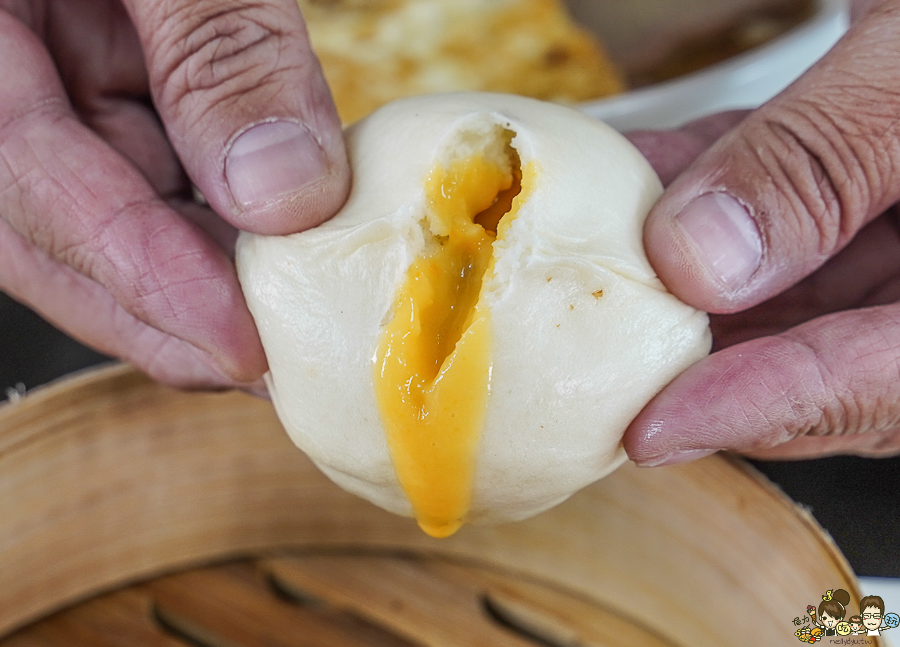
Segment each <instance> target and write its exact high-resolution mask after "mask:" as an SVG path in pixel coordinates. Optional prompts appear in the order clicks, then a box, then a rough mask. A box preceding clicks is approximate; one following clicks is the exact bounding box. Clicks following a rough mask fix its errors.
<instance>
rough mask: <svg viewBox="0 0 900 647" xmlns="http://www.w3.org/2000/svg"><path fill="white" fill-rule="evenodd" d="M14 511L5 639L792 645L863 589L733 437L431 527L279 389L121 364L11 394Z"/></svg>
mask: <svg viewBox="0 0 900 647" xmlns="http://www.w3.org/2000/svg"><path fill="white" fill-rule="evenodd" d="M0 527H2V529H3V531H2V534H0V646H2V647H20V646H24V645H41V646H43V645H70V646H71V645H74V646H78V645H92V646H101V647H102V646H103V645H171V646H178V645H182V646H183V645H185V644H195V645H196V644H200V645H209V646H210V647H224V646H226V645H227V646H230V647H254V646H256V645H270V646H271V645H285V646H290V645H316V646H322V647H327V646H329V645H347V646H351V647H352V646H353V645H382V646H387V645H392V646H399V645H407V646H411V645H433V646H435V647H444V646H451V645H454V646H455V645H460V646H462V645H466V646H468V645H486V646H491V647H494V646H497V647H503V646H506V645H512V646H520V647H533V646H534V645H544V646H547V645H555V646H557V647H562V646H568V647H574V646H583V647H584V646H600V645H606V646H612V645H628V646H631V645H634V646H637V645H642V646H649V647H656V646H663V645H670V646H671V645H678V646H688V645H690V646H692V647H704V646H713V645H715V646H716V647H720V646H722V645H754V646H755V645H782V644H783V645H796V644H798V643H797V639H796V638H795V637H794V633H793V632H794V630H795V627H794V626H793V624H792V620H793V618H795V617H796V616H799V615H802V614H803V612H804V611H805V609H806V606H807V604H809V603H813V604H817V603H818V601H819V600H821V596H822V593H823V592H824V591H826V590H827V589H836V588H844V589H846V590H847V591H849V592H850V594H851V598H854V599H856V600H858V599H859V589H858V586H857V583H856V581H855V579H854V576H853V574H852V572H851V570H850V568H849V567H848V565H847V563H846V562H845V560H844V558H843V557H842V556H841V554H840V553H839V551H838V550H837V548H836V547H835V546H834V544H833V543H832V542H831V541H830V539H829V538H828V537H827V536H826V535H825V534H824V533H823V532H822V531H821V530H820V528H819V527H818V526H817V525H816V523H815V522H814V521H813V519H812V518H811V517H810V516H809V515H808V514H806V513H805V512H803V511H801V510H799V509H797V508H796V507H795V506H794V505H793V504H792V503H791V502H790V501H789V500H788V499H787V498H786V497H785V496H783V495H782V494H781V493H780V492H779V491H778V490H777V489H776V488H774V487H773V486H771V485H770V484H769V483H768V482H766V481H765V480H764V479H763V478H762V477H761V476H760V475H758V474H757V473H756V472H754V471H753V470H752V469H751V468H750V467H748V466H747V465H745V464H743V463H742V462H740V461H738V460H736V459H732V458H728V457H723V456H712V457H709V458H706V459H703V460H701V461H697V462H695V463H691V464H687V465H682V466H676V467H669V468H658V469H638V468H635V467H633V466H630V465H629V466H625V467H624V468H622V469H621V470H619V471H618V472H616V473H615V474H613V475H612V476H610V477H608V478H606V479H604V480H602V481H600V482H598V483H596V484H594V485H592V486H590V487H588V488H585V489H584V490H582V491H581V492H579V493H577V494H576V495H575V496H573V497H572V498H571V499H570V500H569V501H568V502H566V503H565V504H563V505H561V506H558V507H557V508H554V509H552V510H550V511H548V512H546V513H544V514H541V515H539V516H537V517H535V518H533V519H529V520H527V521H523V522H519V523H514V524H509V525H503V526H496V527H478V526H474V527H465V528H463V529H462V530H461V531H460V532H459V533H458V534H457V535H455V536H453V537H451V538H449V539H444V540H436V539H432V538H429V537H427V536H425V535H424V534H423V533H422V532H421V531H419V530H418V528H417V527H416V526H415V524H414V523H413V522H412V521H410V520H408V519H403V518H400V517H396V516H393V515H391V514H388V513H385V512H383V511H381V510H380V509H377V508H375V507H373V506H372V505H370V504H368V503H367V502H365V501H362V500H360V499H357V498H355V497H353V496H351V495H349V494H346V493H345V492H343V491H342V490H340V489H339V488H337V487H336V486H334V485H333V484H331V482H329V481H328V480H327V479H326V478H325V477H323V476H322V475H321V474H320V473H319V472H318V471H317V470H316V469H315V468H314V467H313V466H312V464H311V463H310V462H309V461H308V460H307V459H306V458H305V457H304V455H303V454H302V453H301V452H300V451H298V450H297V449H296V448H294V446H293V445H292V444H291V442H290V440H289V439H288V438H287V436H286V434H285V433H284V431H283V430H282V429H281V426H280V425H279V423H278V421H277V419H276V418H275V416H274V414H273V410H272V407H271V405H270V404H269V403H267V402H265V401H262V400H259V399H256V398H253V397H251V396H248V395H245V394H242V393H236V392H230V393H187V392H179V391H175V390H172V389H169V388H166V387H163V386H160V385H158V384H155V383H153V382H152V381H150V380H148V379H147V378H145V377H143V376H142V375H141V374H139V373H138V372H136V371H135V370H133V369H131V368H129V367H126V366H121V365H117V366H112V367H107V368H103V369H99V370H94V371H89V372H87V373H84V374H81V375H78V376H74V377H72V378H68V379H66V380H63V381H61V382H59V383H57V384H55V385H52V386H49V387H46V388H44V389H40V390H38V391H35V392H33V393H30V394H29V395H27V396H25V397H24V398H22V399H21V400H19V401H17V402H13V403H9V404H6V405H4V406H3V407H0ZM874 644H878V642H877V640H876V641H874Z"/></svg>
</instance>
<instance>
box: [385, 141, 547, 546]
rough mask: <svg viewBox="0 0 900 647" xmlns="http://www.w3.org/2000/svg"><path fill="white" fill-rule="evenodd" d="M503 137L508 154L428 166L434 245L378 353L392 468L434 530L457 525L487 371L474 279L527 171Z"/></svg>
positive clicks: (440, 533)
mask: <svg viewBox="0 0 900 647" xmlns="http://www.w3.org/2000/svg"><path fill="white" fill-rule="evenodd" d="M503 137H504V140H505V151H506V159H491V156H489V155H486V154H474V155H472V156H469V157H465V158H461V159H458V160H455V161H453V162H452V163H450V164H449V165H448V166H446V167H445V166H443V165H440V164H439V165H437V166H436V167H435V168H434V169H433V170H432V171H431V173H430V174H429V176H428V178H427V180H426V184H425V195H426V208H427V217H426V222H427V227H428V229H429V230H430V234H431V236H432V238H433V245H430V246H428V248H427V249H428V251H427V252H426V253H425V254H424V255H423V256H421V257H419V258H417V259H416V260H415V261H414V262H413V263H412V264H411V265H410V267H409V269H408V271H407V274H406V277H405V279H404V281H403V283H402V284H401V286H400V288H399V290H398V291H397V294H396V295H395V298H394V308H393V317H392V319H391V321H390V322H389V323H388V325H387V326H386V327H385V329H384V331H383V332H382V334H381V339H380V342H379V344H378V350H377V352H376V356H375V360H376V361H375V381H374V383H375V395H376V399H377V401H378V407H379V410H380V413H381V417H382V421H383V423H384V428H385V434H386V437H387V441H388V447H389V449H390V453H391V460H392V462H393V465H394V471H395V472H396V474H397V478H398V480H399V482H400V485H401V486H402V487H403V489H404V491H405V492H406V496H407V498H408V499H409V501H410V503H411V504H412V507H413V511H414V513H415V516H416V520H417V521H418V523H419V526H420V527H421V528H422V530H424V531H425V532H426V533H428V534H429V535H431V536H433V537H447V536H449V535H452V534H453V533H454V532H456V531H457V530H458V529H459V527H460V526H461V525H462V524H463V523H464V521H465V517H466V514H467V512H468V510H469V507H470V504H471V500H472V487H473V481H474V472H475V454H476V449H477V445H478V440H479V438H480V436H481V429H482V426H483V423H484V415H485V409H486V406H487V401H488V396H489V394H490V381H491V327H490V316H489V312H488V308H487V307H486V306H485V305H484V304H483V302H482V300H481V288H482V283H483V280H484V277H485V276H490V273H491V272H492V265H493V261H492V259H493V243H494V241H495V240H496V239H497V236H498V234H497V232H498V228H499V231H500V236H501V237H502V235H503V231H504V230H505V229H506V228H507V227H508V225H509V222H511V221H512V219H513V218H514V217H515V214H516V211H517V209H518V207H519V205H520V204H521V203H522V202H523V201H524V199H525V192H524V191H522V187H523V186H529V185H530V184H531V182H530V181H531V177H530V176H531V175H533V169H532V168H531V165H528V166H527V167H526V168H525V169H524V170H523V169H521V166H520V162H519V157H518V155H517V154H516V151H515V149H513V148H512V146H511V143H510V142H511V140H512V137H513V133H512V132H510V131H503ZM494 157H496V156H494ZM523 175H524V177H523ZM426 233H428V232H426Z"/></svg>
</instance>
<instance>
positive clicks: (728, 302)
mask: <svg viewBox="0 0 900 647" xmlns="http://www.w3.org/2000/svg"><path fill="white" fill-rule="evenodd" d="M644 246H645V249H646V251H647V257H648V258H649V260H650V263H651V264H652V265H653V267H654V269H655V270H656V272H657V274H658V275H659V277H660V279H661V280H662V282H663V283H664V284H665V285H666V287H667V288H668V289H669V290H670V291H671V292H672V293H673V294H674V295H675V296H677V297H678V298H680V299H681V300H682V301H684V302H685V303H688V304H690V305H692V306H694V307H695V308H699V309H700V310H704V311H706V312H715V313H731V312H736V311H738V310H741V309H744V308H746V307H749V306H750V305H753V304H754V302H755V301H754V300H755V299H756V298H757V295H755V294H754V293H753V292H752V290H751V288H752V287H753V285H752V284H753V278H754V276H755V275H756V273H757V272H758V271H759V269H760V266H761V265H762V262H763V254H764V244H763V238H762V235H761V233H760V229H759V227H758V225H757V223H756V221H755V219H754V218H753V216H752V215H751V212H750V210H749V208H748V207H747V206H746V205H744V204H743V203H742V202H741V201H739V200H737V199H736V198H734V197H733V196H731V195H730V194H728V193H726V192H724V191H716V192H708V193H701V194H699V195H691V194H690V193H688V192H682V193H681V194H680V195H679V193H674V194H667V195H664V196H663V198H662V199H661V200H660V202H659V203H658V204H657V205H656V206H655V207H654V209H653V211H652V212H651V214H650V216H649V217H648V218H647V222H646V224H645V227H644Z"/></svg>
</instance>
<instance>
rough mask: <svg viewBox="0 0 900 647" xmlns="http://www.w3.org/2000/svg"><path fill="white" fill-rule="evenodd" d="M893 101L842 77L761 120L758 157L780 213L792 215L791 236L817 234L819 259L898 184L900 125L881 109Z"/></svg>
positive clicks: (851, 233)
mask: <svg viewBox="0 0 900 647" xmlns="http://www.w3.org/2000/svg"><path fill="white" fill-rule="evenodd" d="M873 92H875V93H879V95H878V97H877V98H876V97H874V96H872V94H873ZM897 103H900V98H894V99H893V100H892V101H888V102H886V97H884V96H881V94H880V91H878V90H874V89H872V88H871V87H867V86H866V85H865V84H864V83H863V82H862V81H860V82H859V83H858V84H856V83H848V82H847V81H846V79H844V81H843V82H842V83H841V85H840V86H835V87H833V88H824V89H822V88H820V91H819V92H817V93H816V94H815V95H810V96H807V97H804V98H803V99H799V100H798V99H794V100H793V102H792V103H791V105H789V106H783V107H782V108H781V109H780V110H778V111H776V112H775V113H774V114H772V115H769V116H768V117H767V122H766V128H765V132H766V133H767V134H768V138H767V139H766V140H765V142H764V143H763V144H762V146H761V149H762V150H763V153H761V154H760V157H761V159H762V161H763V163H764V165H765V166H766V170H767V171H768V174H769V176H770V177H772V178H773V179H774V181H775V182H776V188H777V189H778V190H779V196H780V199H782V200H784V201H785V204H784V205H783V207H784V208H783V209H782V210H781V213H783V214H788V215H793V217H794V218H795V221H794V222H793V223H792V224H793V226H794V227H795V228H796V229H797V233H798V234H799V235H801V236H803V237H804V238H806V239H808V236H810V235H815V236H817V237H818V241H819V252H820V253H821V254H822V255H826V256H829V255H832V254H833V253H834V252H836V251H837V250H838V249H840V248H841V247H843V246H844V245H845V244H846V243H847V242H848V241H849V240H850V239H851V238H852V237H853V236H854V235H855V234H856V232H857V231H858V230H859V228H860V227H861V226H862V225H863V224H864V222H865V221H866V220H867V219H868V218H869V217H870V216H871V215H872V214H873V213H874V211H875V210H881V209H883V208H885V207H886V206H887V205H885V204H883V201H884V200H885V196H886V195H888V193H889V192H890V191H891V187H892V186H895V185H896V184H897V180H898V177H897V168H896V166H897V161H898V160H900V141H898V137H897V134H896V132H895V131H896V129H897V126H898V121H900V120H898V119H897V117H896V116H894V115H893V114H890V112H889V111H887V110H886V109H884V108H883V106H885V105H887V104H889V105H897ZM892 131H894V132H892Z"/></svg>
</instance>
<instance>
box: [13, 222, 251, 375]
mask: <svg viewBox="0 0 900 647" xmlns="http://www.w3.org/2000/svg"><path fill="white" fill-rule="evenodd" d="M0 290H2V291H3V292H6V293H7V294H9V295H10V296H11V297H13V298H14V299H16V300H17V301H20V302H21V303H24V304H25V305H27V306H29V307H31V308H32V309H35V310H37V311H38V312H40V314H41V315H42V316H43V317H44V318H45V319H46V320H47V321H49V322H50V323H52V324H53V325H55V326H56V327H58V328H60V329H62V330H65V331H66V332H67V333H68V334H69V335H70V336H72V337H74V338H75V339H77V340H79V341H81V342H82V343H84V344H86V345H88V346H90V347H92V348H94V349H96V350H98V351H100V352H102V353H105V354H107V355H111V356H113V357H119V358H122V359H124V360H126V361H128V362H130V363H132V364H135V365H136V366H139V367H140V368H141V369H142V370H144V371H145V372H146V373H147V374H148V375H150V376H151V377H152V378H154V379H156V380H158V381H160V382H164V383H166V384H170V385H172V386H178V387H182V388H194V387H203V388H209V387H213V388H215V387H223V388H224V387H235V386H240V387H243V388H261V386H262V385H261V384H259V383H250V384H242V383H238V382H235V381H234V380H233V379H231V378H229V377H228V376H226V375H224V374H223V373H222V371H221V369H220V368H219V367H218V366H217V365H216V363H215V362H213V361H212V359H211V358H210V356H209V354H208V353H206V352H204V351H202V350H200V349H199V348H197V347H196V346H193V345H191V344H189V343H187V342H185V341H182V340H181V339H178V338H176V337H173V336H171V335H167V334H166V333H164V332H162V331H160V330H157V329H156V328H153V327H151V326H148V325H147V324H145V323H144V322H143V321H141V320H140V319H137V318H136V317H134V316H133V315H131V314H129V313H128V312H127V311H125V310H124V309H123V308H122V307H121V306H120V305H118V304H117V303H116V302H115V300H114V299H113V298H112V295H110V293H109V292H107V291H106V290H105V289H104V288H103V287H102V286H101V285H100V284H99V283H96V282H95V281H92V280H91V279H88V278H87V277H85V276H83V275H81V274H79V273H78V272H76V271H75V270H73V269H72V268H70V267H68V266H65V265H62V264H60V263H58V262H56V261H54V260H53V259H52V258H50V256H48V255H47V254H46V253H44V252H42V251H41V250H39V249H37V248H36V247H34V246H33V245H30V244H29V243H28V242H27V241H26V240H25V239H24V238H22V237H21V236H20V235H18V234H17V233H16V232H15V231H13V229H12V228H11V227H10V226H9V225H7V224H6V223H5V222H3V221H2V220H0Z"/></svg>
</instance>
